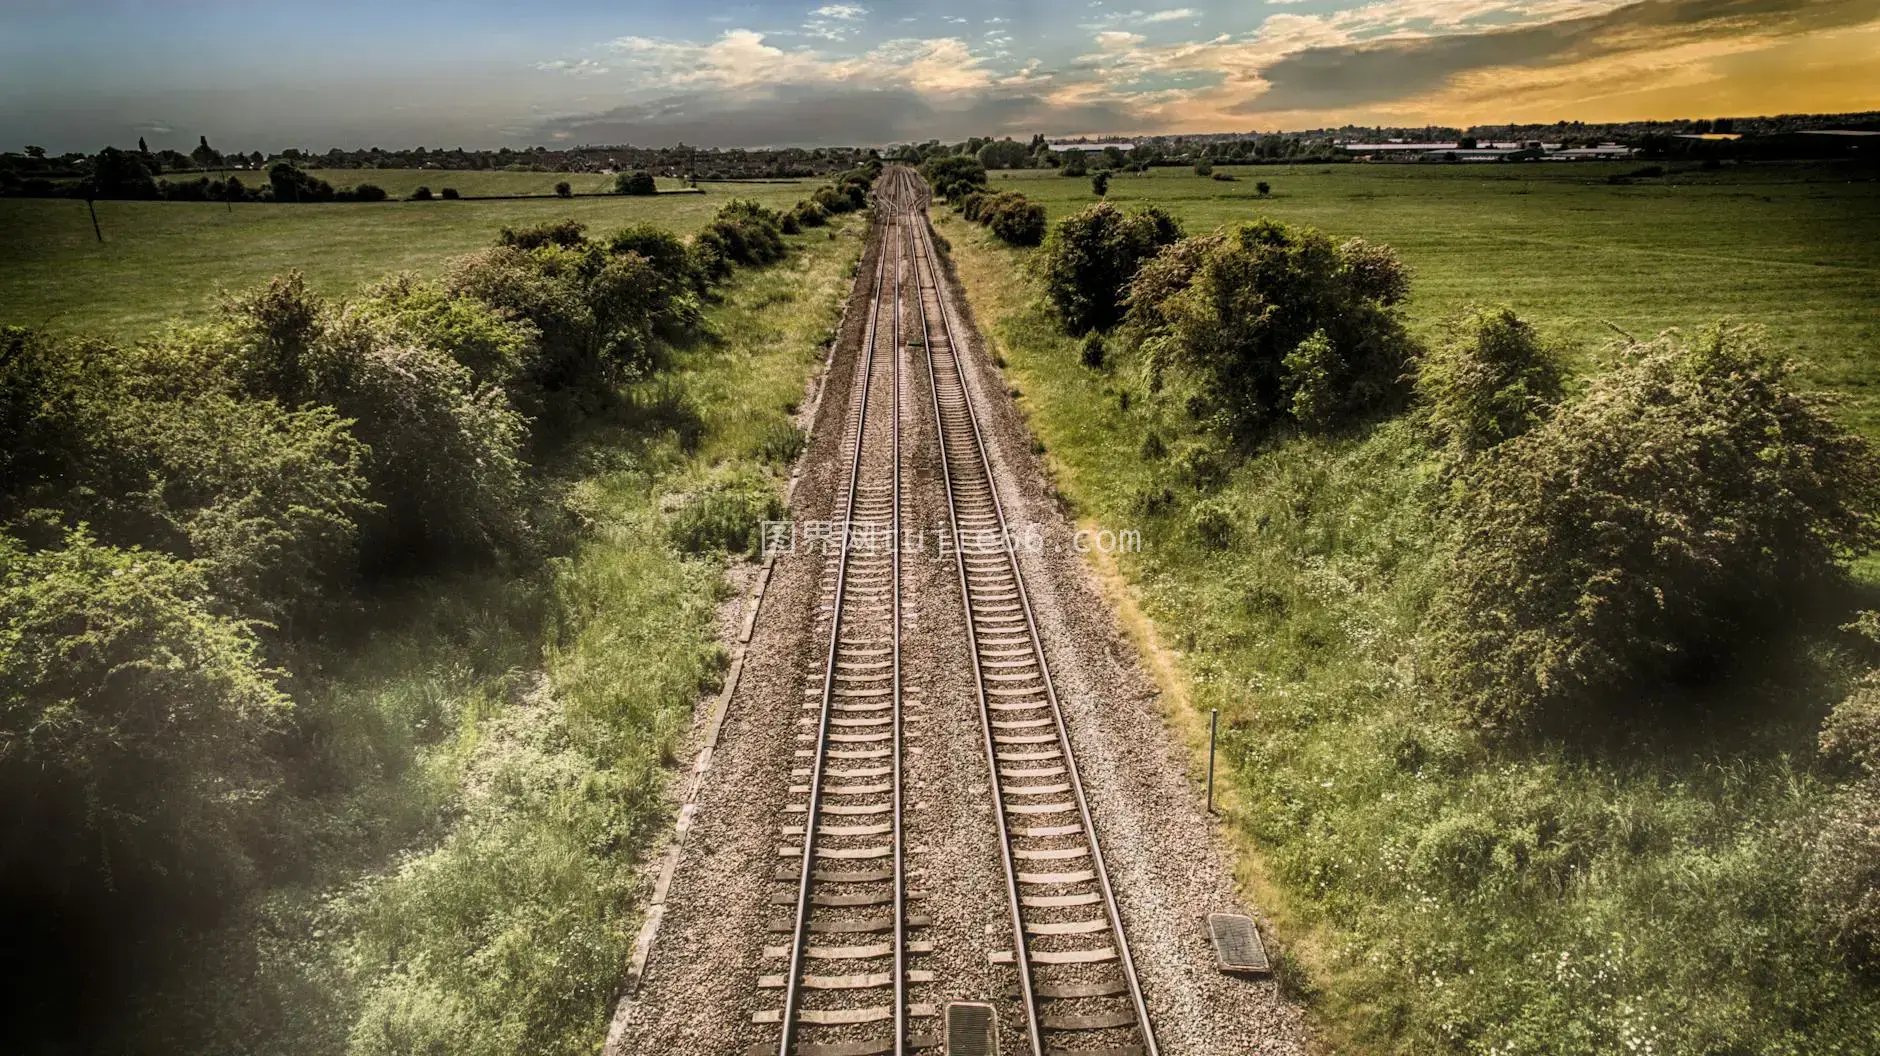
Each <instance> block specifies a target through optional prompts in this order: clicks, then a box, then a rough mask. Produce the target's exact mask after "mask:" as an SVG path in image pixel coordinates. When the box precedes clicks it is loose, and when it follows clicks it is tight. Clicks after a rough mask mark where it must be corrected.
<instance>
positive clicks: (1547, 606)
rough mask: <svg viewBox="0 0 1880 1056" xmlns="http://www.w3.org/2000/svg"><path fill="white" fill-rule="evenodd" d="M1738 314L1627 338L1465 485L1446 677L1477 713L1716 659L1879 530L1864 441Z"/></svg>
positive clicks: (1542, 704)
mask: <svg viewBox="0 0 1880 1056" xmlns="http://www.w3.org/2000/svg"><path fill="white" fill-rule="evenodd" d="M1791 370H1792V368H1791V367H1790V366H1789V365H1788V364H1786V363H1784V362H1782V361H1780V360H1778V359H1777V358H1775V357H1774V356H1773V355H1771V354H1770V353H1769V351H1768V350H1767V349H1766V348H1765V347H1764V346H1763V343H1762V341H1761V338H1760V335H1759V334H1758V333H1757V332H1755V331H1752V330H1748V329H1743V328H1734V329H1732V328H1719V329H1715V330H1711V331H1707V332H1704V333H1702V334H1700V335H1697V336H1695V337H1694V338H1688V339H1687V338H1684V337H1682V336H1679V335H1677V334H1676V333H1675V332H1673V333H1669V334H1667V335H1665V336H1663V337H1660V338H1659V339H1657V340H1655V341H1652V342H1650V343H1647V344H1642V345H1639V346H1636V347H1634V348H1632V349H1630V350H1629V352H1628V354H1627V355H1626V357H1625V359H1624V360H1623V361H1621V362H1620V363H1618V364H1617V365H1615V366H1614V367H1612V368H1611V369H1609V370H1608V371H1606V372H1604V373H1602V374H1600V375H1598V376H1596V377H1595V378H1594V379H1593V381H1592V383H1591V385H1590V386H1589V388H1588V390H1587V392H1586V394H1585V395H1584V396H1583V397H1581V398H1580V399H1578V400H1575V401H1573V402H1571V403H1569V404H1566V405H1563V406H1562V407H1561V408H1560V409H1559V410H1558V411H1556V413H1555V414H1554V415H1553V416H1552V417H1551V418H1549V419H1548V420H1547V421H1545V422H1543V423H1542V424H1541V425H1539V426H1538V427H1536V428H1534V429H1533V430H1531V431H1530V432H1528V433H1525V434H1523V435H1521V436H1517V437H1515V438H1513V439H1511V440H1508V441H1505V442H1504V443H1502V444H1500V445H1499V446H1497V447H1495V448H1492V449H1490V450H1489V452H1488V453H1487V454H1486V455H1484V456H1483V457H1482V458H1480V459H1478V460H1477V461H1476V463H1475V464H1474V466H1473V467H1472V468H1471V469H1470V470H1469V471H1468V472H1467V473H1466V474H1465V476H1464V479H1463V482H1462V484H1461V487H1460V491H1459V494H1458V495H1457V497H1456V500H1455V501H1456V514H1457V523H1458V525H1459V538H1458V541H1457V543H1456V544H1455V548H1454V552H1453V554H1452V556H1451V558H1450V561H1449V568H1448V571H1447V574H1446V579H1447V581H1448V583H1449V584H1450V586H1449V587H1448V588H1447V589H1446V590H1444V591H1443V592H1442V593H1441V594H1440V595H1439V597H1438V599H1437V602H1436V604H1435V606H1434V607H1433V610H1432V612H1431V614H1430V626H1431V627H1432V629H1433V632H1434V633H1433V641H1434V651H1433V658H1432V663H1431V665H1430V669H1431V672H1432V675H1433V676H1434V678H1435V679H1436V681H1437V683H1438V684H1439V685H1440V686H1441V687H1442V688H1443V689H1445V690H1446V691H1447V692H1448V693H1450V694H1451V695H1452V696H1453V697H1454V698H1455V699H1456V700H1458V701H1459V702H1461V704H1462V705H1463V706H1464V707H1465V709H1466V710H1467V711H1468V713H1469V714H1470V715H1471V716H1472V717H1473V718H1474V719H1475V721H1476V722H1478V723H1480V724H1481V725H1482V726H1484V727H1489V728H1511V727H1521V726H1526V725H1530V724H1539V725H1554V724H1559V723H1570V722H1572V721H1574V719H1575V718H1576V717H1577V716H1581V715H1585V714H1587V713H1588V712H1590V711H1591V709H1592V706H1593V705H1594V704H1595V703H1597V702H1599V701H1602V700H1604V701H1612V700H1617V699H1624V700H1627V701H1630V702H1634V706H1637V704H1638V703H1640V702H1643V701H1644V700H1647V699H1650V694H1651V691H1652V688H1653V686H1654V685H1655V684H1661V683H1662V682H1663V681H1664V680H1666V679H1672V678H1677V677H1680V676H1691V675H1698V674H1706V673H1714V672H1715V671H1717V670H1720V669H1727V668H1726V665H1727V662H1728V661H1729V660H1730V659H1731V658H1732V657H1734V656H1737V655H1739V654H1740V652H1741V649H1742V646H1743V644H1744V643H1745V642H1747V641H1750V640H1752V639H1753V637H1754V635H1755V634H1756V633H1757V632H1758V631H1760V630H1762V629H1765V628H1767V627H1770V626H1772V625H1774V624H1776V623H1779V622H1780V621H1783V620H1785V619H1791V618H1793V617H1794V615H1795V614H1796V612H1797V608H1798V606H1799V605H1801V604H1802V603H1803V602H1804V600H1805V599H1806V598H1808V597H1809V596H1810V592H1811V590H1814V589H1818V588H1821V587H1824V586H1828V585H1832V584H1836V583H1839V582H1840V581H1841V579H1842V570H1841V567H1840V565H1839V563H1838V560H1839V558H1840V557H1841V556H1842V555H1843V554H1847V553H1862V552H1866V551H1867V550H1870V549H1871V548H1872V547H1873V546H1874V545H1875V544H1876V543H1880V532H1877V531H1876V528H1875V516H1876V514H1880V469H1877V468H1876V465H1875V462H1874V460H1873V458H1872V455H1871V454H1870V452H1869V450H1868V448H1867V446H1866V444H1865V443H1864V442H1862V441H1861V440H1860V439H1858V438H1857V437H1854V436H1852V435H1851V434H1849V433H1847V432H1846V431H1844V430H1843V429H1841V428H1840V427H1838V426H1837V425H1835V424H1834V423H1833V422H1832V421H1831V420H1830V419H1829V418H1828V417H1827V415H1826V414H1825V413H1824V412H1823V410H1822V408H1821V407H1820V405H1819V404H1818V402H1817V401H1816V400H1814V399H1812V398H1810V397H1807V396H1804V395H1800V394H1798V393H1796V392H1795V391H1794V390H1793V389H1792V388H1791V386H1790V383H1789V377H1790V374H1791Z"/></svg>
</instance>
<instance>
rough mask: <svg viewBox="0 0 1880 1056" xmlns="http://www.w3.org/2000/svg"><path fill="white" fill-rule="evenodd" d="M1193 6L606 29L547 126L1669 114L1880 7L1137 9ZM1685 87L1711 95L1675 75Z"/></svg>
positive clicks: (1240, 123) (664, 134)
mask: <svg viewBox="0 0 1880 1056" xmlns="http://www.w3.org/2000/svg"><path fill="white" fill-rule="evenodd" d="M830 6H831V7H846V6H849V5H830ZM818 10H827V8H824V9H818ZM1192 15H1194V11H1193V9H1189V8H1171V9H1166V10H1157V11H1153V12H1145V11H1139V10H1131V11H1127V12H1121V13H1110V14H1106V15H1104V16H1102V17H1101V20H1100V21H1099V22H1097V23H1094V24H1092V26H1091V35H1090V37H1089V38H1088V39H1089V40H1090V41H1091V45H1087V50H1086V52H1085V53H1083V54H1077V55H1073V56H1069V57H1062V56H1060V57H1059V58H1057V59H1056V60H1054V61H1041V60H1040V59H1039V58H1037V57H1035V56H1023V57H1014V56H1013V55H1012V49H1013V48H1014V47H1017V46H1019V45H1018V43H1017V41H1015V40H1014V37H1013V35H1012V34H1010V33H1008V32H1007V31H1006V29H1005V28H1003V24H1002V23H1001V24H999V26H1000V28H996V29H988V30H987V31H985V32H983V33H981V34H979V35H978V39H977V40H975V41H973V42H971V43H969V42H968V41H966V40H964V39H961V38H960V37H954V36H938V37H921V38H916V37H908V38H902V39H897V40H889V41H885V42H882V43H880V44H876V45H874V46H872V47H869V48H867V49H859V48H843V47H841V46H840V45H809V46H796V45H791V44H788V43H786V42H785V41H784V39H783V38H782V37H781V35H779V34H768V35H767V34H763V33H758V32H754V31H751V30H742V29H740V30H732V31H729V32H725V33H723V34H722V35H720V36H719V37H718V38H717V39H715V40H710V41H706V42H703V43H695V42H688V41H674V40H661V39H652V38H645V37H624V38H621V39H619V40H617V41H614V42H612V44H611V45H609V46H608V61H607V62H606V63H605V66H607V67H611V68H612V69H614V71H615V72H616V73H618V74H621V75H622V76H623V79H625V80H626V81H628V82H629V83H631V84H632V85H634V86H635V87H633V88H631V89H629V91H628V93H627V95H626V96H625V97H623V98H621V99H620V100H619V102H618V103H617V105H615V106H613V107H612V108H605V107H598V106H597V107H595V109H597V110H600V111H601V112H600V113H597V114H591V115H587V116H582V115H578V114H577V115H573V116H567V117H563V118H557V119H554V120H553V121H552V122H551V124H550V126H548V127H552V130H553V132H554V134H556V135H563V136H574V137H576V138H579V139H582V140H585V141H589V142H606V141H613V140H615V139H626V140H628V141H632V142H654V141H665V140H670V139H675V138H683V139H685V140H686V141H687V142H694V143H718V144H724V145H733V144H737V143H741V142H742V143H784V142H804V143H836V142H889V141H892V140H894V139H897V138H928V137H931V136H942V137H952V136H962V135H966V134H973V133H980V134H984V133H994V134H1005V133H1013V134H1022V133H1025V132H1028V131H1035V130H1044V131H1050V132H1053V133H1066V134H1076V133H1080V132H1089V133H1120V134H1127V133H1131V132H1152V131H1221V130H1227V129H1235V128H1247V127H1249V125H1250V124H1256V123H1257V124H1258V125H1260V126H1263V127H1293V128H1297V127H1311V126H1314V125H1321V124H1333V123H1344V122H1345V121H1348V120H1349V121H1353V122H1356V123H1368V122H1372V121H1376V122H1379V123H1403V124H1424V123H1438V122H1440V123H1456V124H1467V123H1472V122H1476V121H1489V120H1500V119H1504V118H1505V117H1507V109H1508V107H1510V106H1515V105H1519V106H1522V107H1525V108H1527V110H1524V112H1529V111H1532V110H1537V109H1542V108H1544V107H1552V108H1553V111H1552V116H1554V117H1573V116H1582V114H1581V112H1580V111H1581V110H1583V109H1585V108H1586V107H1588V106H1594V105H1597V106H1599V107H1602V108H1605V110H1606V111H1607V112H1609V114H1610V115H1616V116H1612V117H1611V118H1610V119H1618V118H1619V117H1625V116H1670V114H1668V113H1667V112H1666V111H1664V110H1663V107H1664V106H1665V105H1667V104H1666V102H1665V100H1668V99H1672V98H1692V99H1710V98H1719V99H1722V98H1734V97H1732V96H1728V95H1718V94H1717V91H1716V89H1715V84H1716V82H1717V81H1718V80H1719V78H1721V77H1723V76H1724V75H1725V74H1724V72H1723V71H1725V70H1726V69H1732V70H1745V69H1752V68H1757V67H1756V66H1755V63H1754V61H1753V60H1754V59H1755V57H1756V56H1762V55H1768V54H1774V53H1773V52H1771V50H1770V49H1772V48H1779V47H1787V45H1786V44H1784V43H1783V42H1785V41H1793V40H1794V39H1796V38H1797V37H1798V36H1799V35H1804V34H1819V33H1822V32H1826V31H1831V30H1833V29H1835V28H1836V27H1850V26H1855V25H1859V24H1861V23H1862V22H1863V20H1864V21H1868V22H1876V23H1877V24H1880V19H1876V17H1875V15H1874V13H1873V11H1872V8H1871V0H1631V2H1627V0H1372V2H1369V3H1364V4H1362V5H1361V6H1357V7H1352V8H1346V9H1343V10H1332V11H1322V12H1308V11H1295V10H1290V9H1289V10H1271V11H1268V12H1267V13H1265V14H1263V15H1260V16H1257V17H1258V20H1257V22H1256V23H1255V24H1254V25H1253V26H1252V28H1250V29H1247V30H1245V31H1241V32H1237V33H1236V32H1229V33H1218V34H1216V35H1214V36H1212V37H1209V38H1207V39H1201V40H1189V41H1179V40H1178V41H1175V42H1165V40H1163V39H1154V40H1152V34H1154V33H1155V31H1154V30H1151V29H1149V28H1148V27H1150V26H1154V25H1166V24H1169V23H1173V22H1178V21H1180V20H1181V19H1182V18H1187V17H1190V16H1192ZM947 17H948V18H949V19H950V20H954V21H964V20H963V19H953V18H952V16H947ZM845 21H847V20H845ZM982 24H983V25H987V26H991V25H993V24H994V23H991V22H989V21H987V22H982ZM1861 39H1863V40H1867V39H1875V36H1874V35H1869V36H1868V37H1864V38H1861ZM1782 54H1785V55H1786V54H1794V55H1800V54H1802V51H1801V50H1797V49H1794V48H1790V49H1789V50H1788V51H1785V52H1782ZM1809 54H1816V52H1809ZM1835 54H1836V56H1837V58H1836V59H1835V60H1834V61H1835V62H1836V63H1838V65H1835V66H1834V67H1833V70H1834V71H1835V72H1834V76H1835V77H1836V78H1838V80H1836V81H1835V82H1834V83H1835V84H1837V85H1843V86H1842V87H1839V88H1836V89H1835V90H1836V91H1837V92H1838V93H1840V94H1839V96H1837V98H1838V97H1849V98H1852V97H1854V96H1850V95H1849V93H1850V91H1851V89H1849V88H1847V87H1845V85H1844V84H1843V82H1845V84H1853V83H1856V82H1858V80H1859V73H1858V70H1859V63H1858V62H1857V61H1855V60H1853V59H1849V58H1848V57H1847V56H1848V55H1850V54H1852V51H1851V50H1850V49H1849V48H1847V47H1843V48H1842V50H1841V51H1839V52H1836V53H1835ZM1771 61H1773V60H1771ZM1785 61H1787V60H1785ZM1795 61H1800V60H1795ZM1823 61H1825V60H1823ZM1705 85H1709V86H1711V87H1709V88H1705V89H1704V91H1707V92H1709V93H1710V94H1708V95H1702V94H1699V95H1692V94H1690V93H1691V92H1695V91H1697V90H1698V89H1699V88H1701V87H1702V86H1705ZM1659 89H1662V91H1659ZM1680 92H1683V93H1685V94H1683V95H1680V94H1679V93H1680ZM1795 94H1796V93H1795V92H1790V93H1789V94H1788V95H1785V96H1784V98H1785V99H1786V98H1790V97H1792V96H1794V95H1795ZM1856 94H1858V93H1856ZM1874 94H1880V89H1875V90H1872V91H1870V92H1869V93H1868V95H1869V96H1871V95H1874ZM1739 95H1740V93H1739ZM1861 98H1865V96H1862V97H1861ZM1627 106H1635V107H1644V108H1647V109H1646V110H1643V111H1640V112H1639V113H1638V114H1637V115H1629V114H1627V113H1625V112H1624V108H1625V107H1627ZM1803 108H1806V107H1803ZM1831 108H1832V107H1831V106H1828V105H1819V106H1816V107H1815V109H1831ZM1711 109H1714V108H1712V107H1701V108H1698V109H1696V110H1694V111H1690V112H1698V113H1708V112H1710V111H1711ZM1737 109H1742V110H1749V109H1755V107H1753V106H1743V107H1738V108H1737ZM1718 112H1723V111H1722V110H1718ZM975 122H977V124H975Z"/></svg>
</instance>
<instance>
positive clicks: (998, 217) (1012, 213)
mask: <svg viewBox="0 0 1880 1056" xmlns="http://www.w3.org/2000/svg"><path fill="white" fill-rule="evenodd" d="M986 224H987V226H988V227H990V228H991V229H992V233H993V234H994V235H996V236H998V238H999V239H1000V240H1001V241H1003V242H1006V243H1007V244H1009V245H1014V246H1035V245H1038V244H1039V243H1041V242H1043V241H1044V233H1045V214H1044V206H1042V205H1040V204H1038V203H1037V202H1034V201H1031V200H1029V199H1027V198H1025V197H1024V196H1023V195H1018V194H1013V195H1001V196H1000V201H998V202H995V203H994V204H993V206H992V215H991V216H990V217H988V218H987V221H986Z"/></svg>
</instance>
